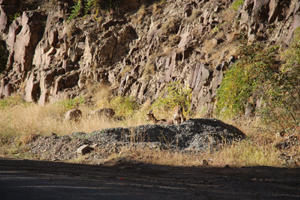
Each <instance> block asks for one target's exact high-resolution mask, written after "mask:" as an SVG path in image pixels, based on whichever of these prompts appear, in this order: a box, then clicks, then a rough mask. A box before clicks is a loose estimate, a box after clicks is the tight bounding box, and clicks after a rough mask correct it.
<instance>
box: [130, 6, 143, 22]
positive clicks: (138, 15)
mask: <svg viewBox="0 0 300 200" xmlns="http://www.w3.org/2000/svg"><path fill="white" fill-rule="evenodd" d="M146 14H147V10H146V6H145V5H142V6H141V7H140V9H139V10H138V12H137V13H136V15H135V16H134V17H133V19H132V23H133V24H136V25H139V24H141V23H142V22H143V19H144V17H145V15H146Z"/></svg>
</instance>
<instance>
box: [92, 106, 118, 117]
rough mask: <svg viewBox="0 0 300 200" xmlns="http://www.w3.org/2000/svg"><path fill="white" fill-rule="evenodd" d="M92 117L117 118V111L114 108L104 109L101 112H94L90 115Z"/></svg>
mask: <svg viewBox="0 0 300 200" xmlns="http://www.w3.org/2000/svg"><path fill="white" fill-rule="evenodd" d="M89 115H90V116H95V117H99V118H102V117H106V118H109V119H111V118H113V117H114V116H115V111H114V109H112V108H102V109H99V110H93V111H91V112H90V114H89Z"/></svg>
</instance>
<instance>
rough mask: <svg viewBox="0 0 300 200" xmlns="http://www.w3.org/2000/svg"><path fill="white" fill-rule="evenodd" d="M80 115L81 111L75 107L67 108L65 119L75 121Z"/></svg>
mask: <svg viewBox="0 0 300 200" xmlns="http://www.w3.org/2000/svg"><path fill="white" fill-rule="evenodd" d="M81 117H82V111H81V110H79V109H77V108H74V109H72V110H69V111H68V112H67V113H66V115H65V119H66V120H68V121H75V122H78V121H79V120H80V118H81Z"/></svg>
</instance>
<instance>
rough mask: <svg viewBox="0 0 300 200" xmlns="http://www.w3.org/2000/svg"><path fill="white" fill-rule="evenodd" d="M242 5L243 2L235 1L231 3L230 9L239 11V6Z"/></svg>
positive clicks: (241, 0)
mask: <svg viewBox="0 0 300 200" xmlns="http://www.w3.org/2000/svg"><path fill="white" fill-rule="evenodd" d="M243 4H244V0H235V1H234V2H233V3H232V5H231V7H230V8H231V9H232V10H238V9H239V7H240V6H241V5H243Z"/></svg>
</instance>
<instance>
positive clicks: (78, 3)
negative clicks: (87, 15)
mask: <svg viewBox="0 0 300 200" xmlns="http://www.w3.org/2000/svg"><path fill="white" fill-rule="evenodd" d="M74 3H75V5H74V6H72V7H71V15H70V16H69V17H68V20H67V22H70V21H71V19H73V18H75V17H77V16H78V15H79V12H80V9H81V0H74Z"/></svg>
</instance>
